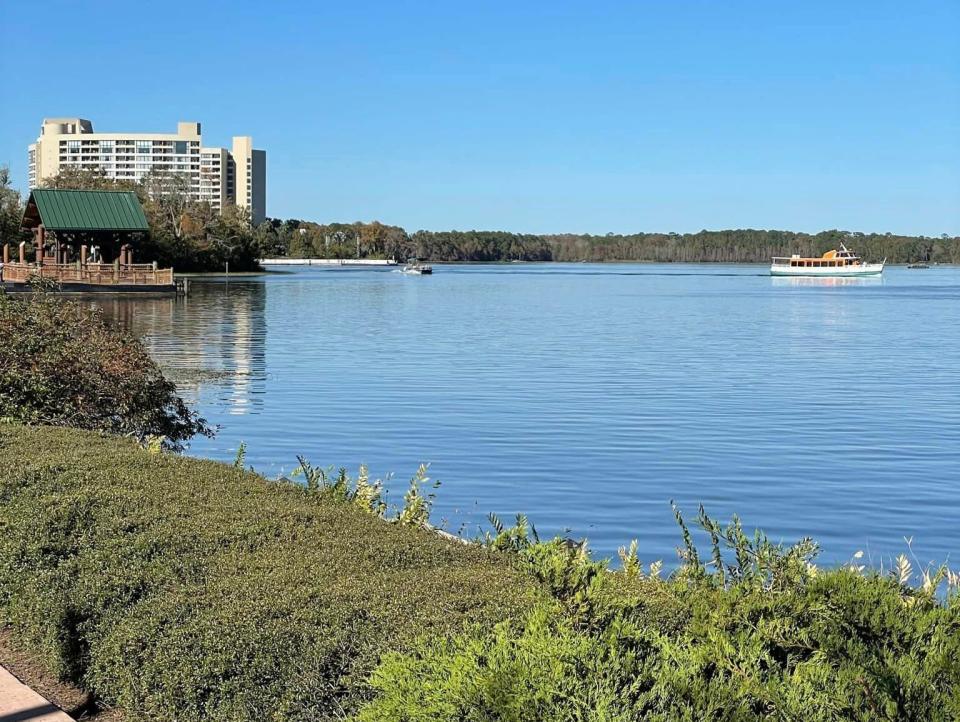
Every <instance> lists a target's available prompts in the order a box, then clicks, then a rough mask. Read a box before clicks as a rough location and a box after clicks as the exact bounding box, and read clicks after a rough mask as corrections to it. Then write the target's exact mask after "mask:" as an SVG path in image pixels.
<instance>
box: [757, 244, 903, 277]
mask: <svg viewBox="0 0 960 722" xmlns="http://www.w3.org/2000/svg"><path fill="white" fill-rule="evenodd" d="M886 262H887V259H886V258H884V259H883V261H882V262H880V263H864V262H863V259H862V258H860V256H858V255H856V254H855V253H854V252H853V251H851V250H850V249H848V248H847V247H846V246H845V245H843V244H842V243H841V244H840V250H839V251H838V250H833V251H827V252H826V253H824V254H823V255H822V256H820V257H819V258H805V257H803V256H800V255H799V254H794V255H792V256H790V257H786V256H777V257H774V259H773V263H771V264H770V275H771V276H879V275H880V274H881V273H883V266H884V265H885V264H886Z"/></svg>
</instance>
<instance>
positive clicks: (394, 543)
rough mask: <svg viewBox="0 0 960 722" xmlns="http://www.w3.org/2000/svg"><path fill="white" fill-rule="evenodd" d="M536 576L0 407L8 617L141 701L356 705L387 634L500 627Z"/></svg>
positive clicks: (161, 712) (152, 707) (253, 709)
mask: <svg viewBox="0 0 960 722" xmlns="http://www.w3.org/2000/svg"><path fill="white" fill-rule="evenodd" d="M535 589H536V585H535V583H534V582H533V581H530V580H529V578H528V577H526V576H524V575H523V574H522V573H521V572H520V571H518V570H517V569H515V561H514V560H512V559H511V558H508V557H504V556H502V555H497V554H494V553H493V552H490V551H488V550H485V549H483V548H480V547H468V546H465V545H463V544H458V543H456V542H450V541H445V540H444V539H442V538H440V537H439V536H437V535H436V534H433V533H431V532H428V531H425V530H422V529H419V528H416V527H414V526H408V525H402V524H397V523H389V522H386V521H383V520H381V519H378V518H377V517H376V516H374V515H371V514H369V513H367V512H365V511H364V510H363V509H361V508H360V507H359V505H358V504H357V503H348V502H346V501H335V500H333V499H331V498H330V497H329V495H328V494H327V493H323V492H310V491H308V490H307V489H306V488H304V487H301V486H297V485H293V484H287V483H278V482H268V481H266V480H264V479H262V478H261V477H258V476H256V475H254V474H251V473H249V472H243V471H241V470H240V469H238V468H237V467H235V466H234V465H225V464H218V463H214V462H208V461H199V460H194V459H188V458H183V457H179V456H176V455H171V454H151V453H149V452H147V451H145V450H143V449H141V448H139V447H138V446H137V445H136V444H134V443H133V442H130V441H126V440H123V439H115V438H110V437H103V436H98V435H96V434H92V433H89V432H81V431H76V430H72V429H52V428H42V427H41V428H31V427H21V426H16V425H10V424H3V425H0V623H4V622H6V623H9V624H12V625H13V626H14V628H15V629H16V630H17V634H18V635H19V636H20V637H21V638H22V639H24V640H25V641H28V642H30V643H31V644H32V645H33V647H34V649H35V650H37V651H38V652H39V653H40V654H41V655H42V658H43V659H44V660H45V661H46V662H47V663H48V665H49V666H50V668H51V669H53V670H55V671H58V672H60V673H62V674H65V675H66V676H68V677H70V678H72V679H74V680H76V681H78V682H80V683H81V684H82V685H85V686H86V687H87V688H88V689H90V690H92V691H93V692H95V693H96V694H98V695H99V696H100V697H102V698H103V699H105V700H106V701H107V702H109V703H112V704H116V705H119V706H120V707H122V708H123V709H124V710H125V711H126V712H128V713H129V716H130V718H131V719H151V720H171V721H172V720H177V722H191V721H197V722H199V720H221V721H223V722H227V721H229V722H236V721H241V722H242V721H243V720H258V721H259V720H310V721H311V722H313V721H314V720H325V719H342V718H343V717H344V716H346V715H348V714H349V713H350V712H351V710H353V709H355V707H356V706H357V704H358V703H359V702H360V701H362V700H363V699H364V698H366V697H367V696H368V695H369V688H368V686H367V682H366V678H367V676H368V674H369V671H370V670H371V668H372V667H373V666H374V664H375V663H376V661H377V660H378V658H379V657H380V655H381V654H382V653H383V652H385V651H390V650H394V651H398V650H403V649H405V648H407V647H408V646H409V645H410V644H411V643H412V642H413V640H415V639H416V638H420V637H424V636H431V637H437V638H445V637H448V636H455V635H457V634H458V633H459V632H461V631H462V630H463V629H464V627H465V625H466V623H467V622H469V623H471V624H477V625H480V627H481V628H482V627H487V628H490V627H491V626H492V625H493V624H494V623H496V622H499V621H501V620H503V619H506V618H508V617H511V616H515V615H518V614H519V613H520V611H521V610H522V609H523V608H524V607H527V606H529V605H530V604H531V601H532V598H533V596H534V594H535Z"/></svg>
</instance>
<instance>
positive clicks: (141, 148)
mask: <svg viewBox="0 0 960 722" xmlns="http://www.w3.org/2000/svg"><path fill="white" fill-rule="evenodd" d="M149 152H150V141H149V140H138V141H137V153H149Z"/></svg>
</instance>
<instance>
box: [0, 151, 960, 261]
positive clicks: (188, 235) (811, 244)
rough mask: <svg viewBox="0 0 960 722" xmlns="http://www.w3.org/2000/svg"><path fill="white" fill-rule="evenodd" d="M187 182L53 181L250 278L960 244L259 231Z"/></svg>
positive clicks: (159, 239) (309, 226) (933, 249)
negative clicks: (285, 269)
mask: <svg viewBox="0 0 960 722" xmlns="http://www.w3.org/2000/svg"><path fill="white" fill-rule="evenodd" d="M188 184H189V181H188V179H187V177H186V176H177V175H170V174H164V175H160V174H156V173H151V174H149V175H148V176H147V177H145V178H144V179H143V180H142V181H140V182H139V183H133V182H123V181H115V180H111V179H109V178H107V177H106V176H104V175H103V174H102V173H100V172H97V171H88V170H76V169H73V168H64V169H63V170H61V172H60V174H59V175H58V176H56V177H55V178H52V179H48V180H47V181H45V185H46V186H48V187H52V188H114V189H121V190H132V191H134V192H135V193H137V195H138V196H139V197H140V200H141V202H142V204H143V206H144V210H145V212H146V214H147V220H148V221H149V222H150V229H151V230H150V238H149V239H148V241H147V242H146V245H145V247H144V248H143V249H142V250H141V254H142V255H141V257H142V258H148V259H150V260H156V261H158V262H159V263H161V264H162V265H168V266H173V267H174V268H176V269H177V270H181V271H204V270H222V269H223V268H224V265H225V263H227V262H229V263H230V268H231V269H232V270H238V271H239V270H252V269H255V268H256V267H257V259H259V258H265V257H276V256H288V257H291V258H392V259H396V260H398V261H402V260H405V259H407V258H411V257H417V258H422V259H425V260H431V261H461V262H471V261H486V262H497V261H503V262H506V261H648V262H656V263H704V262H705V263H766V262H768V261H769V260H770V258H771V257H772V256H789V255H791V254H793V253H799V254H802V255H806V256H819V255H821V254H822V253H823V252H824V251H828V250H830V249H833V248H837V247H838V246H839V245H840V244H841V243H846V244H847V245H849V246H850V247H851V248H852V249H853V250H855V251H857V252H858V253H859V254H860V255H862V256H863V257H865V258H867V259H870V260H876V261H879V260H881V259H883V258H886V259H887V260H888V261H889V262H890V263H912V262H916V261H929V262H939V263H960V237H956V236H954V237H951V236H947V235H946V234H943V235H942V236H939V237H937V238H933V237H929V236H899V235H893V234H890V233H858V232H849V231H840V230H830V231H822V232H821V233H817V234H809V233H795V232H792V231H763V230H753V229H741V230H729V231H706V230H704V231H699V232H698V233H684V234H679V233H633V234H629V235H617V234H612V233H608V234H607V235H605V236H594V235H585V234H572V233H565V234H545V235H537V234H523V233H510V232H507V231H475V230H474V231H424V230H420V231H416V232H415V233H413V234H409V233H407V231H406V230H404V229H403V228H401V227H400V226H391V225H387V224H384V223H380V222H378V221H373V222H372V223H360V222H355V223H316V222H313V221H307V220H301V219H297V218H290V219H286V220H282V219H279V218H268V219H267V220H265V221H264V222H263V223H261V224H260V225H259V226H256V227H253V226H251V224H250V217H249V214H248V213H247V212H246V211H245V210H244V209H241V208H237V207H234V206H228V207H227V208H225V209H224V210H223V212H222V213H217V212H216V211H214V209H212V208H211V207H210V206H209V204H206V203H199V202H196V201H194V200H192V199H191V198H190V196H189V185H188ZM21 214H22V202H21V199H20V197H19V194H17V193H16V191H14V190H12V189H11V188H10V185H9V174H8V173H7V171H6V169H5V168H2V167H0V233H2V235H3V238H4V240H8V241H10V242H12V241H13V240H14V238H13V236H15V235H16V234H17V230H16V229H17V227H18V226H19V222H20V215H21Z"/></svg>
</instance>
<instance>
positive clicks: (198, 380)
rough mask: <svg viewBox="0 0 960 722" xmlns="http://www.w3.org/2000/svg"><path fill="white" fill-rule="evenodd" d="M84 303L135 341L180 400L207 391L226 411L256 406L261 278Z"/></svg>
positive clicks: (261, 356) (261, 374)
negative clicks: (175, 292)
mask: <svg viewBox="0 0 960 722" xmlns="http://www.w3.org/2000/svg"><path fill="white" fill-rule="evenodd" d="M92 302H93V303H95V304H96V305H97V306H98V307H99V308H101V309H102V310H103V312H104V314H105V315H106V317H107V318H108V319H109V320H110V321H112V322H113V323H116V324H118V325H119V326H121V327H122V328H124V329H126V330H128V331H130V332H131V333H133V334H134V335H135V336H138V337H139V338H141V339H142V341H143V344H144V346H146V348H147V351H148V352H149V353H150V355H151V356H152V357H153V358H154V359H156V360H157V361H158V362H159V363H160V364H161V366H163V368H164V370H165V371H166V372H167V375H168V376H169V377H170V378H172V379H173V380H174V381H175V382H176V383H177V386H178V387H179V389H180V391H181V393H182V394H183V396H184V397H185V398H186V399H187V400H188V401H192V402H199V401H201V400H204V399H203V398H202V397H203V396H204V395H211V394H212V395H214V397H215V400H216V401H217V402H219V403H218V405H222V407H223V408H224V409H225V411H226V412H227V413H228V414H230V415H244V414H248V413H251V412H252V411H254V410H256V409H258V408H260V407H261V406H262V404H263V398H264V387H265V383H266V374H267V362H266V342H267V324H266V286H265V284H264V283H263V282H261V281H259V280H256V279H251V280H241V281H233V280H231V281H229V282H227V281H222V282H218V281H209V280H205V281H204V282H203V283H194V284H191V292H190V295H189V296H187V297H186V298H183V297H173V296H152V297H146V296H143V297H141V296H124V297H113V298H109V297H102V298H101V297H97V298H95V299H92ZM211 400H214V399H211Z"/></svg>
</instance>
